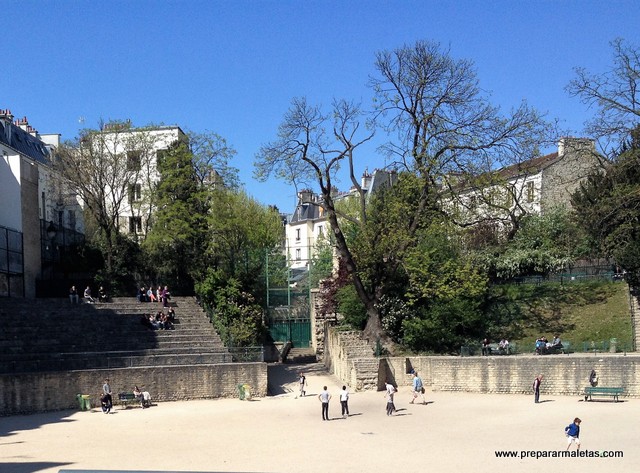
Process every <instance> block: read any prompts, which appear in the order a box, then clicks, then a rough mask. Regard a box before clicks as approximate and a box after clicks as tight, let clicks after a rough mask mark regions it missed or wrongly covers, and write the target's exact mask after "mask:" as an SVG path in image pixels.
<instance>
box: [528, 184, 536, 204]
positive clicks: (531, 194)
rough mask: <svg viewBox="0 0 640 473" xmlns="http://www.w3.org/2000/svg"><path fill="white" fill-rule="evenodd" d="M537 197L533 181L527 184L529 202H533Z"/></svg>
mask: <svg viewBox="0 0 640 473" xmlns="http://www.w3.org/2000/svg"><path fill="white" fill-rule="evenodd" d="M534 197H535V188H534V187H533V181H529V182H527V202H533V199H534Z"/></svg>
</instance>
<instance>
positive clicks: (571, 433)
mask: <svg viewBox="0 0 640 473" xmlns="http://www.w3.org/2000/svg"><path fill="white" fill-rule="evenodd" d="M580 422H582V421H581V420H580V419H579V418H577V417H576V418H575V419H573V424H569V425H568V426H566V427H565V429H564V433H565V434H566V435H567V450H569V447H571V444H572V443H575V444H576V446H577V447H578V451H579V450H580Z"/></svg>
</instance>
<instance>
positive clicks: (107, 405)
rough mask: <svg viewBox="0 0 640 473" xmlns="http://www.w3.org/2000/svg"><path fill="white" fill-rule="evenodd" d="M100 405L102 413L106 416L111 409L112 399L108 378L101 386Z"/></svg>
mask: <svg viewBox="0 0 640 473" xmlns="http://www.w3.org/2000/svg"><path fill="white" fill-rule="evenodd" d="M100 403H101V404H102V412H104V413H105V414H108V413H109V412H110V411H111V408H112V407H113V398H112V397H111V386H110V385H109V378H105V380H104V384H103V385H102V397H101V398H100Z"/></svg>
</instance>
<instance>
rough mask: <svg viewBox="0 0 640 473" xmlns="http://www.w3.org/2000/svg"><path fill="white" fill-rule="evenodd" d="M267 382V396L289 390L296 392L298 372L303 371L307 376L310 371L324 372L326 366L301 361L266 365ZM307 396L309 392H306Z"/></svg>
mask: <svg viewBox="0 0 640 473" xmlns="http://www.w3.org/2000/svg"><path fill="white" fill-rule="evenodd" d="M267 370H268V377H269V383H268V386H267V392H268V395H269V396H279V395H282V394H287V393H291V392H295V393H297V392H298V389H299V384H298V380H299V379H300V373H301V372H302V373H304V374H305V375H306V376H308V375H309V374H310V373H315V374H326V375H328V374H329V373H328V372H327V368H326V367H325V366H324V365H323V364H322V363H303V364H294V363H291V364H288V363H285V364H283V363H276V364H272V365H269V366H268V367H267ZM307 395H308V396H310V395H311V393H307Z"/></svg>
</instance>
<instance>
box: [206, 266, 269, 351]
mask: <svg viewBox="0 0 640 473" xmlns="http://www.w3.org/2000/svg"><path fill="white" fill-rule="evenodd" d="M197 286H198V292H199V293H200V294H201V295H202V296H203V298H204V300H205V301H206V303H207V305H208V306H209V307H210V308H211V322H212V323H213V326H214V327H215V329H216V331H217V332H218V333H219V334H220V337H221V338H222V340H223V341H224V342H225V344H226V345H227V346H229V347H247V346H257V345H261V344H262V337H263V335H264V333H265V327H264V324H263V323H262V308H261V307H260V304H258V303H257V302H256V299H255V297H254V296H253V295H252V294H251V293H249V292H247V291H245V290H244V289H243V288H242V283H241V282H240V281H239V280H238V279H236V278H233V277H229V276H228V275H227V274H225V273H224V272H223V271H220V270H217V271H210V272H209V273H208V274H207V276H206V278H205V279H204V280H203V281H201V282H199V283H198V285H197Z"/></svg>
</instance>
